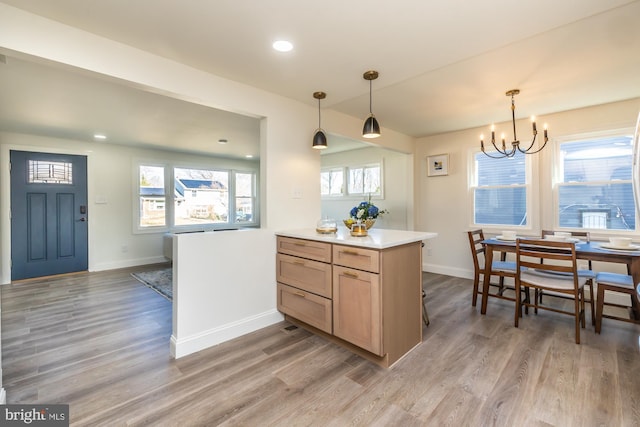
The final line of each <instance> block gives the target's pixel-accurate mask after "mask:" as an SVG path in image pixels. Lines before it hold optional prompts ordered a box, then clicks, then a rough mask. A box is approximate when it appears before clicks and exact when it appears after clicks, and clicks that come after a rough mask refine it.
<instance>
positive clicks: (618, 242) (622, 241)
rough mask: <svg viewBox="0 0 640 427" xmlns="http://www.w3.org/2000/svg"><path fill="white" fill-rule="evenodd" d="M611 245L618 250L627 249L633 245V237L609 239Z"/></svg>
mask: <svg viewBox="0 0 640 427" xmlns="http://www.w3.org/2000/svg"><path fill="white" fill-rule="evenodd" d="M609 242H610V243H611V245H613V246H615V247H618V248H626V247H627V246H629V245H631V237H609Z"/></svg>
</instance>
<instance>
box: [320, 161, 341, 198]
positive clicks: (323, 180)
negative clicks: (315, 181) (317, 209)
mask: <svg viewBox="0 0 640 427" xmlns="http://www.w3.org/2000/svg"><path fill="white" fill-rule="evenodd" d="M320 195H321V196H342V195H344V169H343V168H339V169H329V170H325V171H322V172H320Z"/></svg>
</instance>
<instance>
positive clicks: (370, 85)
mask: <svg viewBox="0 0 640 427" xmlns="http://www.w3.org/2000/svg"><path fill="white" fill-rule="evenodd" d="M372 85H373V83H372V80H369V114H371V115H372V116H373V107H372V104H373V101H372V95H371V92H372V91H373V89H372V88H373V86H372Z"/></svg>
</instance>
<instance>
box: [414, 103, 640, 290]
mask: <svg viewBox="0 0 640 427" xmlns="http://www.w3.org/2000/svg"><path fill="white" fill-rule="evenodd" d="M639 111H640V98H636V99H632V100H628V101H623V102H617V103H612V104H605V105H600V106H596V107H590V108H583V109H578V110H572V111H566V112H563V113H557V114H551V115H547V116H540V117H538V123H544V122H547V123H548V124H549V135H550V140H549V145H548V146H547V147H546V148H545V149H544V150H543V151H542V152H540V153H539V154H536V155H534V156H535V157H534V160H535V162H534V175H533V176H534V182H538V188H537V189H534V191H538V192H539V194H540V200H541V206H540V210H539V211H534V216H535V218H531V220H532V221H531V222H532V224H533V226H532V227H530V229H529V230H528V231H527V233H530V234H531V235H532V236H533V235H540V234H539V233H540V230H541V229H542V228H550V229H552V228H553V227H554V226H553V211H552V197H551V194H552V193H551V178H552V177H551V166H552V157H553V152H554V144H555V140H556V139H558V138H562V137H566V136H568V135H577V134H588V133H593V132H602V131H606V130H611V129H633V127H634V126H635V123H636V120H637V117H638V112H639ZM507 118H508V117H507ZM508 126H510V122H509V123H500V124H496V127H497V128H501V129H506V130H509V129H510V128H509V127H508ZM520 127H522V131H521V132H520V131H519V132H518V134H519V136H520V139H521V140H526V139H525V138H526V137H525V135H530V124H529V121H528V120H521V121H518V128H520ZM487 129H488V127H485V128H475V129H468V130H463V131H459V132H452V133H447V134H441V135H435V136H430V137H426V138H420V139H418V140H417V141H416V147H415V189H416V193H415V200H416V209H417V210H416V212H417V214H416V229H417V230H425V231H433V232H436V233H438V237H437V238H436V239H433V240H429V241H428V242H427V243H426V246H425V250H424V251H423V266H424V268H425V270H428V271H433V272H438V273H442V274H448V275H452V276H458V277H468V278H470V277H472V274H473V264H472V261H471V252H470V248H469V242H468V239H467V235H466V232H467V231H468V230H470V229H471V228H472V227H471V226H472V223H471V219H472V218H471V215H470V212H472V206H471V203H470V202H471V200H470V193H469V191H468V174H467V170H468V159H469V155H470V153H471V152H473V151H479V149H480V147H479V145H480V141H479V136H480V134H481V133H484V134H487ZM506 133H507V135H509V134H510V132H509V131H507V132H506ZM442 153H449V156H450V159H449V162H450V165H449V175H447V176H438V177H427V172H426V166H427V165H426V158H427V156H432V155H437V154H442ZM485 231H487V232H489V233H498V232H499V231H500V230H499V229H490V228H485ZM595 237H596V238H597V235H595ZM637 237H640V235H639V236H636V238H637ZM429 253H431V255H429ZM594 268H597V266H594ZM609 268H611V267H609ZM614 268H615V267H614Z"/></svg>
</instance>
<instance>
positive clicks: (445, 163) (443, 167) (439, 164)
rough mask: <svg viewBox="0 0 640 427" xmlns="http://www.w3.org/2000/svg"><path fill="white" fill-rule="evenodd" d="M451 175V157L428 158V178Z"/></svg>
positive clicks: (446, 155) (441, 155)
mask: <svg viewBox="0 0 640 427" xmlns="http://www.w3.org/2000/svg"><path fill="white" fill-rule="evenodd" d="M443 175H449V155H448V154H438V155H436V156H427V176H443Z"/></svg>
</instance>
